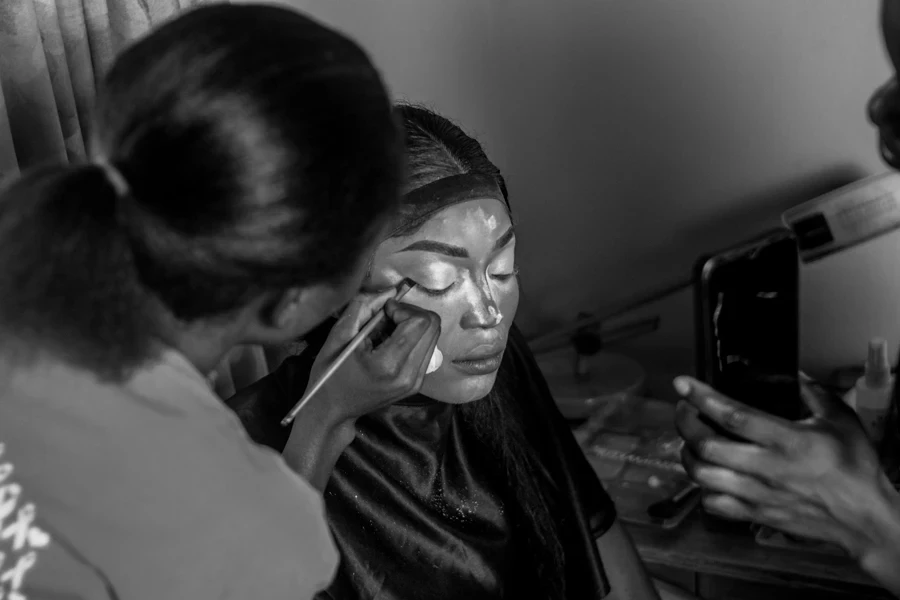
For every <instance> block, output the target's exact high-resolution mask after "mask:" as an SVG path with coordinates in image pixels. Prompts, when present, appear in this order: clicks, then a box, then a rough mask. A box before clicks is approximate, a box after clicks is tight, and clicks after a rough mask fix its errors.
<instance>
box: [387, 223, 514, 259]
mask: <svg viewBox="0 0 900 600" xmlns="http://www.w3.org/2000/svg"><path fill="white" fill-rule="evenodd" d="M514 237H516V232H515V230H514V229H513V228H512V227H510V228H509V229H507V230H506V233H504V234H503V235H501V236H500V237H499V238H498V239H497V241H496V242H494V248H493V252H496V251H497V250H499V249H500V248H503V247H504V246H506V245H507V244H509V243H510V242H511V241H512V239H513V238H514ZM414 251H418V252H434V253H435V254H443V255H445V256H450V257H453V258H469V251H468V250H466V249H465V248H462V247H460V246H452V245H450V244H444V243H442V242H434V241H431V240H421V241H419V242H413V243H412V244H410V245H409V246H406V247H405V248H403V249H401V250H398V251H397V253H398V254H399V253H400V252H414Z"/></svg>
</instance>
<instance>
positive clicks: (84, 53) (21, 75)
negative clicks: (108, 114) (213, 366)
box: [0, 0, 285, 396]
mask: <svg viewBox="0 0 900 600" xmlns="http://www.w3.org/2000/svg"><path fill="white" fill-rule="evenodd" d="M222 1H227V0H0V179H3V178H5V177H9V176H14V175H16V174H18V173H19V172H20V171H21V170H23V169H26V168H28V167H31V166H33V165H35V164H38V163H41V162H47V161H57V162H59V161H75V160H78V159H80V158H83V157H84V156H85V141H86V140H87V128H88V127H89V115H90V111H91V104H92V102H93V100H94V92H95V89H96V84H97V82H98V81H100V80H101V78H102V77H103V74H104V73H105V72H106V70H107V69H108V68H109V66H110V64H111V63H112V61H113V57H114V56H115V55H116V53H117V52H119V51H120V50H121V49H122V48H123V47H124V46H125V45H126V44H128V42H130V41H131V40H133V39H135V38H137V37H139V36H141V35H143V34H144V33H146V32H147V31H148V30H149V29H150V28H151V27H153V26H156V25H159V24H160V23H162V22H163V21H165V20H166V19H168V18H170V17H172V16H173V15H175V14H177V13H178V12H179V11H182V10H184V9H188V8H191V7H193V6H197V5H200V4H206V3H211V2H222ZM284 355H285V353H284V352H280V351H267V352H264V351H263V350H262V348H259V347H245V348H238V349H236V350H235V351H234V352H233V353H232V354H231V355H230V356H228V357H227V358H226V360H224V361H223V362H222V364H221V365H220V366H219V368H218V369H217V371H216V373H214V374H213V375H212V376H211V383H213V384H214V387H215V389H216V390H217V392H218V393H219V394H220V395H222V396H230V395H231V394H233V393H234V391H235V390H236V389H240V388H241V387H244V386H246V385H249V384H250V383H253V382H254V381H256V380H257V379H259V378H260V377H262V376H263V375H265V374H266V373H268V372H269V370H270V367H271V366H274V365H277V364H279V363H280V362H281V359H283V358H284Z"/></svg>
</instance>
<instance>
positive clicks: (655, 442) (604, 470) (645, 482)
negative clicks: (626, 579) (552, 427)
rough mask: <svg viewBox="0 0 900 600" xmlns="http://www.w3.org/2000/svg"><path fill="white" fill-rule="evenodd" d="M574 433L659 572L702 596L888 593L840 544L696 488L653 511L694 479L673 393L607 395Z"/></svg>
mask: <svg viewBox="0 0 900 600" xmlns="http://www.w3.org/2000/svg"><path fill="white" fill-rule="evenodd" d="M550 379H551V380H552V379H553V377H552V376H551V378H550ZM648 395H649V394H648ZM564 414H565V411H564ZM573 432H574V434H575V437H576V439H577V440H578V442H579V444H580V445H581V446H582V449H583V450H584V451H585V454H586V455H587V457H588V460H589V461H590V462H591V464H592V466H593V467H594V470H595V472H596V473H597V475H598V477H599V478H600V479H601V481H602V482H603V484H604V487H606V489H607V491H608V492H609V494H610V496H611V497H612V498H613V500H614V501H615V503H616V507H617V511H618V513H619V518H620V519H621V520H622V521H623V522H624V523H625V524H626V527H627V528H628V530H629V532H630V534H631V536H632V538H633V539H634V542H635V545H636V547H637V549H638V552H639V553H640V555H641V557H642V558H643V560H644V561H645V563H646V564H647V565H648V567H649V569H650V571H651V573H652V574H653V575H654V576H655V577H657V578H659V579H663V580H665V581H668V582H670V583H673V584H675V585H677V586H679V587H681V588H683V589H685V590H686V591H689V592H691V593H693V594H695V595H696V596H697V597H698V598H700V599H702V600H707V599H710V600H712V599H723V600H724V599H728V600H745V599H746V600H749V599H751V598H752V599H759V598H765V599H766V600H788V599H789V600H812V599H815V600H838V599H841V600H845V599H850V598H854V599H860V600H866V599H876V598H879V599H880V598H885V599H887V598H891V596H890V595H888V594H886V593H885V592H883V591H881V590H880V589H879V588H878V587H877V586H876V584H875V582H874V581H873V580H872V579H871V578H870V577H869V576H868V575H866V574H865V573H863V572H862V571H861V570H860V569H859V568H858V567H857V566H856V565H855V564H854V563H853V562H852V561H851V560H849V559H848V558H847V557H846V556H844V555H843V554H842V553H841V551H840V550H839V549H836V548H830V547H826V546H821V545H816V544H808V543H801V542H800V541H798V540H791V539H787V538H785V536H783V535H782V534H780V533H778V532H775V531H773V530H768V529H766V528H760V527H757V526H751V525H750V524H748V523H733V522H730V521H725V520H722V519H717V518H715V517H712V516H710V515H707V514H706V513H705V512H704V511H703V509H702V507H701V506H700V505H699V493H697V494H695V495H694V497H693V498H692V499H691V501H690V502H687V503H686V504H685V506H684V508H683V509H682V510H679V511H677V514H675V515H674V516H671V518H668V520H665V521H660V520H659V519H654V518H648V516H647V509H648V507H649V506H650V505H652V504H653V503H655V502H659V501H660V500H663V499H665V498H667V497H672V495H673V494H677V493H678V491H679V490H680V489H686V488H687V486H688V485H689V483H690V482H689V481H688V480H687V478H686V475H685V474H684V471H683V469H682V468H681V466H680V462H679V455H680V449H681V442H680V438H679V437H678V435H677V433H676V432H675V430H674V402H673V401H672V400H671V399H665V400H661V399H652V398H646V397H641V396H635V395H633V394H623V395H620V396H619V397H617V398H607V400H606V401H604V402H600V403H599V404H595V405H593V406H591V416H590V417H589V418H588V419H587V420H582V421H580V422H579V423H578V424H577V425H574V426H573Z"/></svg>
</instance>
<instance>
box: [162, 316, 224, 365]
mask: <svg viewBox="0 0 900 600" xmlns="http://www.w3.org/2000/svg"><path fill="white" fill-rule="evenodd" d="M161 341H162V342H163V343H164V344H165V345H167V346H169V347H170V348H174V349H175V350H178V351H179V352H180V353H181V354H182V355H184V357H185V358H187V359H188V361H190V363H191V364H192V365H194V368H195V369H197V370H198V371H200V373H202V374H203V375H204V376H206V375H208V374H209V373H211V372H212V370H213V369H215V368H216V366H217V365H218V364H219V363H220V362H221V361H222V359H223V358H225V355H226V354H228V352H229V351H230V350H231V349H232V348H234V347H235V346H237V345H238V343H239V342H240V336H239V335H237V332H235V331H232V330H231V328H229V327H226V326H225V325H217V324H213V323H206V322H199V323H188V324H185V323H181V324H179V326H177V327H173V328H170V333H169V334H168V335H166V336H163V338H162V339H161Z"/></svg>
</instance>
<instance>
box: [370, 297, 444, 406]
mask: <svg viewBox="0 0 900 600" xmlns="http://www.w3.org/2000/svg"><path fill="white" fill-rule="evenodd" d="M385 312H386V313H387V314H388V317H389V318H390V319H391V320H394V321H395V323H396V324H397V326H396V328H395V329H394V331H393V333H391V335H390V337H388V339H387V340H385V341H384V342H382V343H381V344H380V345H379V346H378V347H377V348H376V349H375V350H374V351H372V353H371V357H370V360H371V369H372V370H374V371H376V373H375V374H376V375H378V376H380V377H382V378H383V379H386V380H391V381H392V385H394V386H395V387H396V388H397V390H398V392H400V393H403V394H412V393H415V392H416V391H418V389H419V388H420V387H421V385H422V381H423V379H424V377H425V371H426V369H427V367H428V362H429V361H430V360H431V355H432V353H433V352H434V348H435V346H436V345H437V341H438V338H439V337H440V333H441V320H440V318H439V317H438V316H437V315H436V314H435V313H433V312H431V311H428V310H425V309H422V308H419V307H415V306H410V305H404V304H399V303H396V302H393V301H391V302H389V303H388V306H386V307H385Z"/></svg>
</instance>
